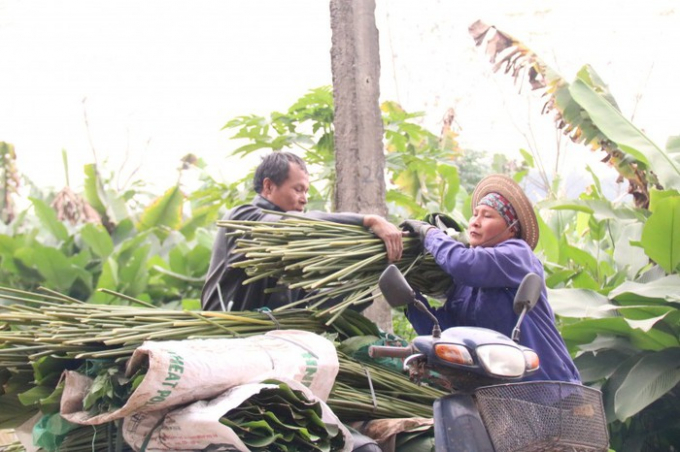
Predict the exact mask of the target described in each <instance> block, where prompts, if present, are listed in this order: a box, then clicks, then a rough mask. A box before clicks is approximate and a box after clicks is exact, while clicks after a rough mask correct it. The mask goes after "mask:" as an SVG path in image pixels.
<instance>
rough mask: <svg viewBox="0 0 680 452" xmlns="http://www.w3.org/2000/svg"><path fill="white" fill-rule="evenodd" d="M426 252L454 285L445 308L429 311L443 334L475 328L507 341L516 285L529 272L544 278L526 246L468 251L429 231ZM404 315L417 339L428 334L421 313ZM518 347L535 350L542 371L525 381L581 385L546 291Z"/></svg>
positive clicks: (508, 243)
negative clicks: (556, 324) (449, 330)
mask: <svg viewBox="0 0 680 452" xmlns="http://www.w3.org/2000/svg"><path fill="white" fill-rule="evenodd" d="M424 247H425V249H426V250H427V251H429V252H430V253H431V254H432V255H433V256H434V258H435V260H436V262H437V264H438V265H439V266H440V267H441V268H442V269H443V270H444V271H445V272H446V273H448V274H450V275H451V277H452V278H453V282H454V286H453V288H452V289H451V290H450V291H449V293H448V294H447V300H446V303H445V304H444V305H443V306H442V307H440V308H436V309H435V308H432V307H430V310H431V311H432V312H433V313H434V314H435V315H436V316H437V319H438V320H439V322H440V325H441V328H442V330H443V329H446V328H450V327H452V326H477V327H483V328H489V329H492V330H495V331H498V332H500V333H503V334H505V335H507V336H508V337H510V336H511V334H512V330H513V328H514V326H515V324H516V322H517V318H518V316H517V315H516V314H515V313H514V311H513V309H512V303H513V299H514V296H515V293H516V292H517V288H518V287H519V284H520V282H521V281H522V279H523V278H524V276H525V275H526V274H527V273H529V272H533V273H536V274H538V275H539V276H540V277H541V278H543V266H542V265H541V262H540V261H539V260H538V258H537V257H536V256H535V255H534V253H533V251H532V250H531V248H529V245H527V243H526V242H524V241H523V240H519V239H510V240H506V241H504V242H501V243H499V244H498V245H496V246H493V247H488V248H483V247H475V248H468V247H466V246H465V245H463V244H462V243H460V242H458V241H456V240H453V239H451V238H450V237H448V236H447V235H446V234H445V233H443V232H441V231H433V232H432V231H431V232H429V233H428V234H427V237H426V238H425V243H424ZM428 307H429V304H428ZM406 316H407V317H408V319H409V321H410V322H411V324H412V325H413V327H414V329H415V330H416V332H417V333H418V334H430V333H431V331H432V321H431V320H430V319H429V318H428V317H427V316H426V315H425V314H424V313H422V312H419V311H418V310H417V309H415V308H414V307H412V306H410V307H409V308H408V309H407V312H406ZM520 343H521V344H522V345H524V346H526V347H529V348H531V349H533V350H534V351H535V352H536V353H537V354H538V357H539V360H540V369H539V370H538V371H537V372H536V373H534V374H533V375H531V376H529V377H527V378H526V379H525V380H527V381H528V380H555V381H566V382H572V383H580V382H581V378H580V376H579V373H578V370H577V369H576V366H575V365H574V362H573V361H572V360H571V357H570V356H569V352H568V351H567V347H566V345H565V343H564V340H563V339H562V337H561V336H560V334H559V332H558V331H557V327H556V326H555V315H554V314H553V311H552V309H551V308H550V305H549V304H548V300H547V290H546V288H545V286H544V287H543V290H542V293H541V297H540V299H539V300H538V303H537V304H536V307H534V309H533V310H531V312H529V313H528V314H527V316H526V317H525V318H524V322H523V323H522V327H521V337H520Z"/></svg>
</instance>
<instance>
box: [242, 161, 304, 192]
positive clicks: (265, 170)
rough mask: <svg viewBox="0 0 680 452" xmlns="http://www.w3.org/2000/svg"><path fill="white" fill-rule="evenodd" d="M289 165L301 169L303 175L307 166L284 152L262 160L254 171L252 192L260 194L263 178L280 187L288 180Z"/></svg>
mask: <svg viewBox="0 0 680 452" xmlns="http://www.w3.org/2000/svg"><path fill="white" fill-rule="evenodd" d="M289 163H294V164H296V165H297V166H299V167H300V169H302V171H304V172H305V173H307V174H309V172H308V171H307V165H305V162H304V161H303V160H302V159H301V158H300V157H298V156H297V155H295V154H293V153H290V152H286V151H276V152H272V153H271V154H269V155H267V156H265V157H263V158H262V162H261V163H260V164H259V166H258V167H257V169H256V170H255V177H253V190H255V193H258V194H260V193H262V189H263V188H264V187H263V184H264V180H265V178H267V177H268V178H269V179H271V181H272V182H274V184H276V185H277V186H279V185H281V184H282V183H284V182H285V181H286V179H288V168H289Z"/></svg>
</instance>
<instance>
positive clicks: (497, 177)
mask: <svg viewBox="0 0 680 452" xmlns="http://www.w3.org/2000/svg"><path fill="white" fill-rule="evenodd" d="M489 193H498V194H499V195H502V196H503V197H505V199H507V200H508V201H510V204H512V207H513V209H515V212H517V218H518V220H519V225H520V228H521V236H522V240H524V241H525V242H527V243H528V244H529V246H530V247H531V249H532V250H533V249H534V248H536V244H537V243H538V221H537V220H536V213H535V212H534V207H533V206H532V205H531V201H529V198H527V195H526V194H525V193H524V190H522V187H520V186H519V185H518V184H517V182H515V181H514V180H512V178H510V177H508V176H505V175H503V174H492V175H491V176H487V177H485V178H484V179H482V180H481V181H479V183H478V184H477V186H476V187H475V190H474V191H473V192H472V209H473V210H474V208H475V207H477V204H479V201H480V200H481V199H482V198H483V197H484V196H486V195H488V194H489Z"/></svg>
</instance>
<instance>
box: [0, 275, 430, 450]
mask: <svg viewBox="0 0 680 452" xmlns="http://www.w3.org/2000/svg"><path fill="white" fill-rule="evenodd" d="M122 302H124V303H130V302H132V300H130V299H129V298H127V297H124V298H122ZM140 303H141V302H140ZM328 320H329V315H328V314H327V315H318V313H317V312H315V311H311V310H302V309H288V310H285V311H282V312H278V313H275V314H272V313H265V312H231V313H221V312H200V311H176V310H167V309H162V308H154V307H152V306H150V305H146V306H129V305H95V304H89V303H85V302H82V301H79V300H75V299H73V298H70V297H67V296H64V295H61V294H58V293H54V292H51V291H48V290H42V291H41V292H40V293H37V292H36V293H34V292H25V291H18V290H14V289H11V288H1V287H0V430H2V429H13V428H17V427H19V426H20V425H21V424H23V423H24V422H25V421H27V420H28V419H30V418H32V417H33V416H35V415H37V414H42V415H50V414H52V415H53V414H55V413H58V412H59V404H60V398H61V391H62V389H63V388H62V387H61V386H60V385H59V381H60V377H61V375H62V373H63V371H64V370H76V371H78V372H80V373H82V374H84V375H87V376H90V377H92V378H94V379H95V381H96V384H93V385H92V387H91V391H90V393H89V394H88V395H87V396H86V398H85V400H84V405H86V406H87V408H86V409H88V410H90V412H91V413H92V414H99V413H105V412H110V411H114V410H116V409H117V408H120V407H121V406H122V405H124V404H125V401H126V400H127V397H129V395H130V394H131V393H132V392H133V391H134V389H135V388H136V387H137V386H138V385H139V383H140V382H141V381H142V380H143V378H144V377H145V368H144V367H142V368H140V371H139V372H138V373H137V374H135V375H133V376H130V377H125V376H124V374H123V369H124V366H125V363H126V361H127V359H128V358H129V357H130V356H131V355H132V352H133V351H134V350H135V349H136V348H137V347H139V346H140V345H142V343H143V342H144V341H146V340H156V341H162V340H182V339H192V338H219V337H223V338H233V337H247V336H252V335H259V334H264V333H266V332H267V331H271V330H274V329H299V330H306V331H310V332H314V333H317V334H323V335H326V337H329V338H331V339H334V340H335V341H336V343H338V344H339V345H338V347H339V348H338V357H339V360H340V370H339V374H338V376H337V378H336V382H335V385H334V387H333V389H332V391H331V394H330V397H329V399H328V401H327V404H328V406H329V407H330V408H331V410H332V411H333V412H334V413H335V414H336V415H337V416H338V417H339V418H340V419H341V420H342V421H343V422H351V421H355V420H367V419H380V418H400V417H412V416H419V417H431V416H432V414H431V413H432V411H431V406H432V403H433V401H434V400H435V399H436V398H438V397H439V396H440V395H441V394H442V393H441V392H440V391H438V390H435V389H432V388H429V387H427V386H418V385H416V384H414V383H412V382H410V381H409V380H408V378H407V377H406V376H405V375H403V373H401V372H400V371H399V370H396V369H395V368H386V367H384V366H380V365H377V364H375V363H372V362H364V361H359V360H358V359H356V358H354V357H353V356H354V355H353V351H354V350H356V347H354V348H352V347H348V346H347V344H349V343H351V342H355V343H356V342H359V343H361V344H363V345H364V348H365V344H367V343H370V342H371V341H373V340H375V341H378V340H380V337H381V333H380V332H379V330H378V328H377V327H376V326H375V325H374V324H373V323H372V322H370V321H369V320H367V319H366V318H365V317H363V316H362V315H361V314H358V313H356V312H354V311H352V310H346V311H344V312H343V313H342V314H341V315H336V316H335V319H334V321H333V322H332V323H330V324H329V322H328ZM357 339H362V341H357ZM73 427H74V428H73V430H71V431H70V432H68V434H67V435H66V436H65V437H64V438H61V439H60V444H61V445H60V446H59V450H60V451H64V452H66V451H73V452H75V451H80V450H105V449H104V448H99V447H94V446H93V444H101V443H102V442H103V441H108V444H109V446H110V444H111V441H113V438H116V432H115V429H111V428H108V429H105V430H104V431H105V432H108V435H105V434H102V433H101V432H100V433H95V432H98V431H99V430H100V429H94V428H93V427H92V426H73ZM88 438H89V439H88ZM107 438H108V439H107ZM117 438H118V441H119V442H120V437H119V436H118V437H117ZM7 447H10V448H16V447H19V446H16V445H11V446H7ZM125 447H127V446H124V445H122V446H121V448H120V449H118V450H126V449H125ZM0 450H3V449H2V448H0ZM5 450H14V449H5ZM43 450H53V449H49V448H46V449H43Z"/></svg>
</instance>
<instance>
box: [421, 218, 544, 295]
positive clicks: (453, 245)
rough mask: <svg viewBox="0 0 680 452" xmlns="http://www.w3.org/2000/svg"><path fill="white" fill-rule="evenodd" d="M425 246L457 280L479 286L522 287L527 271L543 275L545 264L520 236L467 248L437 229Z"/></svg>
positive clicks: (459, 282)
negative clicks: (497, 242) (494, 243)
mask: <svg viewBox="0 0 680 452" xmlns="http://www.w3.org/2000/svg"><path fill="white" fill-rule="evenodd" d="M424 247H425V249H426V250H427V251H429V252H430V254H432V256H433V257H434V259H435V261H436V262H437V264H438V265H439V267H440V268H441V269H442V270H444V271H445V272H446V273H448V274H449V275H451V277H452V278H453V281H454V282H455V283H456V284H462V285H465V286H471V287H480V288H488V287H519V284H520V283H521V282H522V278H524V276H525V275H526V274H527V273H528V272H534V273H538V275H539V276H541V277H542V276H543V268H542V266H541V265H540V262H539V261H538V259H537V258H536V256H535V255H534V254H533V251H532V250H531V248H529V245H527V244H526V242H524V241H523V240H519V239H510V240H506V241H504V242H502V243H499V244H498V245H496V246H493V247H488V248H487V247H475V248H468V247H467V246H465V245H463V244H462V243H460V242H459V241H457V240H454V239H452V238H451V237H449V236H448V235H446V234H445V233H443V232H442V231H438V230H434V231H432V232H430V233H428V234H427V237H426V238H425V243H424ZM536 263H538V265H537V264H536Z"/></svg>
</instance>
